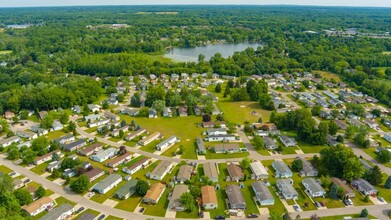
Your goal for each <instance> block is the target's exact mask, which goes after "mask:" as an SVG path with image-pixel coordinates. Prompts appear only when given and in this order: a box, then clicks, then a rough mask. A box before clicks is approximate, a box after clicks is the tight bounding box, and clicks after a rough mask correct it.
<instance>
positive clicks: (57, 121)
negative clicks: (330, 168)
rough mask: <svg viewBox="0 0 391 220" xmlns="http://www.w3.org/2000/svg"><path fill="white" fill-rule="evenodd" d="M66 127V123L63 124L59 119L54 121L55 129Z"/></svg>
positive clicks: (53, 126)
mask: <svg viewBox="0 0 391 220" xmlns="http://www.w3.org/2000/svg"><path fill="white" fill-rule="evenodd" d="M63 128H64V125H62V124H61V122H60V121H59V120H54V121H53V123H52V129H53V131H60V130H62V129H63Z"/></svg>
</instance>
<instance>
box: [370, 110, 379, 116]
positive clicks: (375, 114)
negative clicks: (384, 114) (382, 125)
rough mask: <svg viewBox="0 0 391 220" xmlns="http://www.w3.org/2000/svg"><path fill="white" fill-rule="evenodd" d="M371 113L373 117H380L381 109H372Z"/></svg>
mask: <svg viewBox="0 0 391 220" xmlns="http://www.w3.org/2000/svg"><path fill="white" fill-rule="evenodd" d="M371 113H372V115H374V116H375V117H380V116H381V110H380V109H377V108H376V109H373V110H372V111H371Z"/></svg>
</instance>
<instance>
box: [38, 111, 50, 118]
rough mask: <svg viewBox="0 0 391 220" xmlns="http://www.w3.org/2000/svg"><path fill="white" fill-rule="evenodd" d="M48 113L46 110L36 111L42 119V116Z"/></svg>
mask: <svg viewBox="0 0 391 220" xmlns="http://www.w3.org/2000/svg"><path fill="white" fill-rule="evenodd" d="M47 114H48V112H47V111H40V112H38V116H39V119H41V120H43V118H44V117H45V116H46V115H47Z"/></svg>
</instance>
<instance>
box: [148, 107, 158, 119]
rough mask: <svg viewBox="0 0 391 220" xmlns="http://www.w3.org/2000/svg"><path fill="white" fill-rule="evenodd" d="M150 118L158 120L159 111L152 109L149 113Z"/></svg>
mask: <svg viewBox="0 0 391 220" xmlns="http://www.w3.org/2000/svg"><path fill="white" fill-rule="evenodd" d="M148 118H157V111H156V110H155V109H153V108H150V109H149V111H148Z"/></svg>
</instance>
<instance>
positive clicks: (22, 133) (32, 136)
mask: <svg viewBox="0 0 391 220" xmlns="http://www.w3.org/2000/svg"><path fill="white" fill-rule="evenodd" d="M15 134H16V136H18V137H20V138H27V139H29V140H32V139H36V138H38V135H37V134H36V133H33V132H30V131H17V132H16V133H15Z"/></svg>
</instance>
